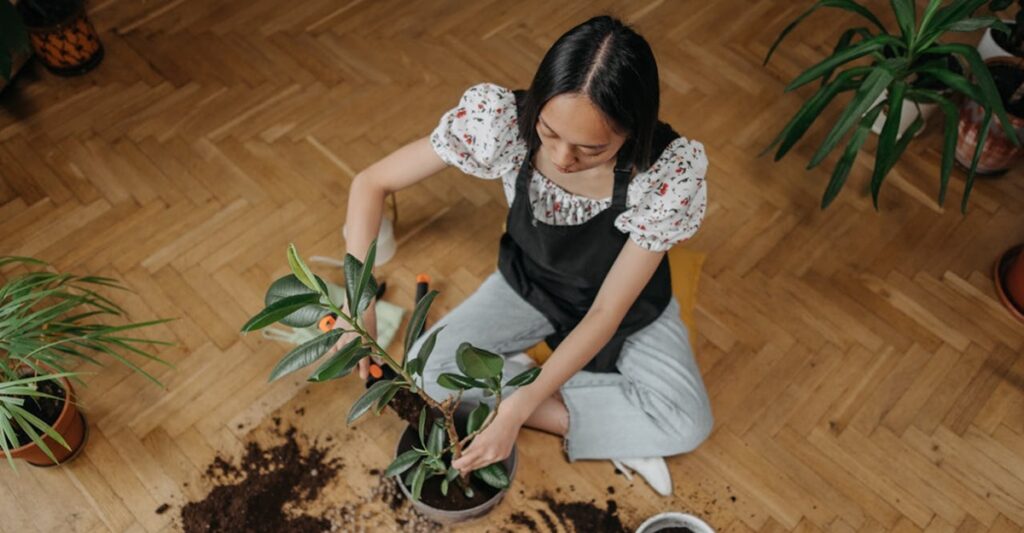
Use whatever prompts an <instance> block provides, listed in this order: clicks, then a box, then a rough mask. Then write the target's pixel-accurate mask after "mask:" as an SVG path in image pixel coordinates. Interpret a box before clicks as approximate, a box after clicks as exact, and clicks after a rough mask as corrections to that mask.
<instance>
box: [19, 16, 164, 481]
mask: <svg viewBox="0 0 1024 533" xmlns="http://www.w3.org/2000/svg"><path fill="white" fill-rule="evenodd" d="M4 1H6V0H0V3H3V2H4ZM15 264H20V265H22V266H26V267H41V268H42V269H36V270H30V271H28V272H25V273H22V274H20V275H15V276H13V277H11V278H9V279H8V280H7V281H6V282H5V283H3V285H0V449H2V450H3V452H4V455H6V457H7V460H8V462H10V463H11V466H14V461H13V458H12V456H11V450H12V449H13V448H17V447H19V446H21V445H24V444H28V443H29V442H33V443H35V444H36V445H37V446H39V448H40V449H41V450H42V451H43V452H44V453H45V454H46V455H47V456H48V457H50V459H52V460H53V461H54V462H57V459H56V458H55V457H54V455H53V452H52V450H50V448H49V446H47V445H46V443H45V442H44V441H43V437H42V435H47V436H49V437H50V438H52V439H53V440H54V441H56V442H57V443H59V444H60V445H62V446H64V447H65V448H68V447H69V446H68V444H67V442H65V440H64V438H63V437H62V436H61V435H60V434H59V433H57V432H56V431H54V429H53V427H52V425H51V424H52V421H51V422H46V421H44V420H42V419H40V417H39V416H37V415H36V414H33V412H32V411H38V403H39V402H40V401H44V400H47V401H58V402H63V401H65V398H61V397H57V396H55V395H53V394H48V393H46V392H42V391H41V390H40V387H41V386H42V384H44V383H45V382H50V381H52V382H54V383H56V384H57V387H59V388H62V385H61V384H60V381H61V380H62V379H63V378H69V379H71V380H73V381H77V382H79V383H82V380H81V379H80V378H79V376H80V373H79V372H76V371H73V367H75V366H77V365H78V364H79V363H85V364H90V365H97V366H102V363H101V361H100V360H99V357H110V358H111V359H113V360H115V361H117V362H119V363H121V364H123V365H125V366H127V367H128V368H130V369H132V370H133V371H135V372H137V373H139V374H142V375H143V376H145V377H146V378H148V379H149V380H151V381H153V382H154V383H156V384H157V385H160V382H159V381H158V380H157V379H156V378H154V377H153V376H152V375H151V374H149V373H148V372H146V371H145V370H143V369H142V368H141V367H140V366H138V364H136V362H135V361H133V360H132V359H133V358H141V360H152V361H157V362H159V363H161V364H164V365H167V366H171V365H170V363H167V362H166V361H164V360H163V359H161V358H159V357H157V356H156V355H154V354H153V353H151V352H150V351H149V350H148V349H147V348H148V347H149V346H156V345H161V346H167V345H169V344H170V343H167V342H163V341H157V340H148V339H142V338H137V337H136V336H134V332H135V330H138V329H141V328H145V327H148V326H153V325H156V324H161V323H164V322H167V320H166V319H161V320H150V321H146V322H134V323H124V324H118V325H107V324H105V323H104V322H105V321H107V320H109V319H117V320H118V321H121V319H123V318H124V316H125V312H124V309H122V308H121V307H120V306H118V305H117V304H116V303H114V302H113V301H111V300H110V299H109V298H107V297H105V296H103V295H102V294H100V293H99V292H97V290H99V289H101V288H108V289H116V290H124V287H123V286H122V285H121V284H120V283H119V282H117V281H116V280H114V279H111V278H105V277H100V276H75V275H72V274H66V273H58V272H52V271H50V270H49V269H47V268H46V267H47V266H48V265H47V264H46V263H44V262H42V261H39V260H37V259H33V258H29V257H0V267H4V266H6V265H15ZM65 392H67V391H65ZM67 401H71V398H70V397H69V398H68V399H67ZM34 407H35V408H34ZM19 433H20V434H21V436H19Z"/></svg>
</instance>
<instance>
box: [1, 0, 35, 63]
mask: <svg viewBox="0 0 1024 533" xmlns="http://www.w3.org/2000/svg"><path fill="white" fill-rule="evenodd" d="M31 51H32V49H31V48H30V47H29V43H28V31H27V30H26V29H25V25H24V24H23V23H22V22H21V17H20V16H18V10H17V8H15V7H14V6H13V5H12V4H11V3H10V2H9V1H7V0H4V1H3V2H0V82H6V81H8V80H10V79H11V75H12V74H13V72H12V70H13V69H14V60H15V58H16V57H18V56H20V55H21V54H28V53H30V52H31Z"/></svg>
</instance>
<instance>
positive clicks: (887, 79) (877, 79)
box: [807, 66, 893, 169]
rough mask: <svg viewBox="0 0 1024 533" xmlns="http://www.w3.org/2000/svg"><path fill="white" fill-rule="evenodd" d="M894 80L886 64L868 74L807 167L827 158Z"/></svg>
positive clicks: (812, 166)
mask: <svg viewBox="0 0 1024 533" xmlns="http://www.w3.org/2000/svg"><path fill="white" fill-rule="evenodd" d="M892 80H893V75H892V72H890V71H889V69H888V68H885V67H884V66H883V67H881V68H876V69H874V70H873V71H872V72H871V74H868V77H867V78H866V79H865V80H864V83H863V85H861V87H860V89H858V90H857V92H856V93H855V94H854V96H853V99H852V100H851V101H850V103H849V104H848V105H847V106H846V109H844V110H843V114H842V115H841V116H840V117H839V120H837V121H836V124H835V126H834V127H833V128H832V130H831V131H829V133H828V136H827V137H825V141H824V142H823V143H822V145H821V147H820V148H818V151H817V152H815V154H814V157H812V158H811V162H810V163H809V164H808V165H807V168H809V169H810V168H814V167H815V166H817V165H818V164H819V163H821V161H822V160H823V159H825V156H827V155H828V154H829V152H831V151H832V149H833V148H835V146H836V144H838V143H839V141H840V140H841V139H842V138H843V137H844V136H845V135H846V132H847V131H849V130H850V128H851V127H853V125H854V124H855V123H856V122H857V121H858V120H860V118H861V117H863V116H864V113H866V112H867V111H868V109H869V108H870V107H871V105H872V104H873V103H874V101H875V99H876V98H878V96H879V95H880V94H882V91H884V90H885V88H886V87H887V86H888V85H889V83H891V82H892Z"/></svg>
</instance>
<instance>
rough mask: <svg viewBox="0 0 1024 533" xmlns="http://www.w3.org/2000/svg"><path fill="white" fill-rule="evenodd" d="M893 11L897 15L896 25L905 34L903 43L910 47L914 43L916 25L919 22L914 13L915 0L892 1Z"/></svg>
mask: <svg viewBox="0 0 1024 533" xmlns="http://www.w3.org/2000/svg"><path fill="white" fill-rule="evenodd" d="M890 4H891V5H892V11H893V13H894V14H895V15H896V24H897V25H898V26H899V27H900V33H901V34H903V42H905V43H907V45H908V47H909V45H910V44H911V43H913V42H914V38H915V34H914V25H915V23H916V22H917V20H916V19H917V15H916V13H915V12H914V0H890Z"/></svg>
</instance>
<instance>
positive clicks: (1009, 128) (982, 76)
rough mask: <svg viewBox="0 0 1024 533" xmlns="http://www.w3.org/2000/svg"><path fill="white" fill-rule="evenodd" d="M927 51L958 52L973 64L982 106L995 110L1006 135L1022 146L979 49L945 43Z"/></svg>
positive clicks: (972, 69)
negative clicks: (979, 88)
mask: <svg viewBox="0 0 1024 533" xmlns="http://www.w3.org/2000/svg"><path fill="white" fill-rule="evenodd" d="M927 53H929V54H950V53H952V54H958V55H960V56H961V57H963V58H964V59H966V60H967V62H968V64H970V66H971V73H972V74H973V75H974V78H975V79H976V80H977V81H978V86H979V87H981V96H982V99H980V100H977V101H978V103H980V104H981V105H982V107H985V108H988V109H991V110H993V111H995V115H996V116H997V117H999V122H1000V124H1001V125H1002V127H1003V131H1004V132H1005V133H1006V137H1007V138H1008V139H1010V141H1011V142H1013V145H1014V146H1020V139H1018V138H1017V132H1016V131H1015V130H1014V128H1013V124H1012V123H1011V122H1010V118H1009V117H1008V116H1007V115H1006V109H1005V108H1003V99H1002V98H1001V97H1000V96H999V91H998V90H997V89H996V83H995V81H994V80H993V79H992V74H991V73H990V72H989V70H988V67H987V66H986V65H985V62H984V61H982V59H981V56H980V55H979V54H978V51H977V50H976V49H975V48H974V47H972V46H968V45H966V44H943V45H940V46H935V47H933V48H930V49H929V50H928V51H927Z"/></svg>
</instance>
